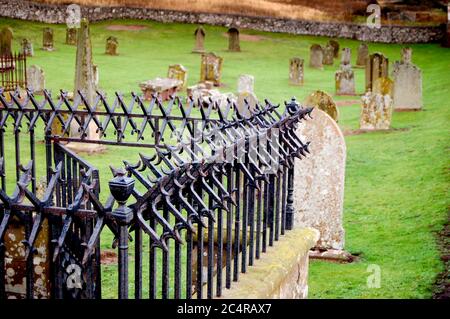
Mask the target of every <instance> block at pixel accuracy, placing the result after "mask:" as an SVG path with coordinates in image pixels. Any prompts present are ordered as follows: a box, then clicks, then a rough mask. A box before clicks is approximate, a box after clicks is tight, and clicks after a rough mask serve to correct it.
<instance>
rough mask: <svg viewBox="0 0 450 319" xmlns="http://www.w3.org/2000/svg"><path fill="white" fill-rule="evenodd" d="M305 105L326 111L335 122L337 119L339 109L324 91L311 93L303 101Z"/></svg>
mask: <svg viewBox="0 0 450 319" xmlns="http://www.w3.org/2000/svg"><path fill="white" fill-rule="evenodd" d="M303 104H304V105H305V106H308V107H315V108H318V109H319V110H322V111H324V112H325V113H327V114H328V115H329V116H330V117H331V118H332V119H333V120H335V121H336V122H337V121H338V120H339V110H338V108H337V106H336V103H335V102H334V101H333V98H332V97H331V96H330V95H329V94H327V93H325V92H324V91H320V90H317V91H315V92H313V93H311V94H310V95H309V96H308V97H307V98H306V99H305V101H304V102H303Z"/></svg>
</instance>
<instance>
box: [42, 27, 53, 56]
mask: <svg viewBox="0 0 450 319" xmlns="http://www.w3.org/2000/svg"><path fill="white" fill-rule="evenodd" d="M42 50H44V51H53V50H55V48H54V46H53V29H51V28H44V30H43V31H42Z"/></svg>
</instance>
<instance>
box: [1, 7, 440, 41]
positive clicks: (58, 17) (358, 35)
mask: <svg viewBox="0 0 450 319" xmlns="http://www.w3.org/2000/svg"><path fill="white" fill-rule="evenodd" d="M66 7H67V6H65V5H47V4H40V3H34V2H31V1H22V0H0V16H2V17H9V18H15V19H23V20H32V21H39V22H46V23H65V16H66ZM81 12H82V17H85V18H87V19H88V20H90V21H101V20H107V19H125V18H126V19H144V20H154V21H159V22H182V23H193V24H198V23H204V24H211V25H221V26H230V25H235V26H237V27H239V28H247V29H254V30H260V31H269V32H283V33H292V34H305V35H316V36H327V37H337V38H350V39H356V40H362V41H368V42H384V43H428V42H438V41H441V40H442V39H443V38H444V36H445V34H446V30H445V28H444V26H442V27H406V26H382V27H381V28H380V29H370V28H368V27H367V26H365V25H358V24H336V23H321V22H310V21H299V20H289V19H277V18H264V17H244V16H235V15H223V14H209V13H208V14H206V13H189V12H178V11H170V10H155V9H145V8H131V7H82V8H81Z"/></svg>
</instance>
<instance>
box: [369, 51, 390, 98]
mask: <svg viewBox="0 0 450 319" xmlns="http://www.w3.org/2000/svg"><path fill="white" fill-rule="evenodd" d="M388 75H389V60H388V58H386V57H385V56H384V55H383V54H381V53H374V54H371V55H370V56H369V57H368V58H367V60H366V92H367V91H368V90H371V91H373V83H375V81H376V80H377V79H378V78H387V77H388Z"/></svg>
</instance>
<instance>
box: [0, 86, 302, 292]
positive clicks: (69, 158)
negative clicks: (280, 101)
mask: <svg viewBox="0 0 450 319" xmlns="http://www.w3.org/2000/svg"><path fill="white" fill-rule="evenodd" d="M9 100H11V101H10V102H8V101H9ZM194 102H195V101H192V100H188V101H187V103H186V104H185V103H182V101H181V100H180V99H179V98H177V97H172V98H171V100H170V101H169V102H168V103H167V104H166V105H163V104H162V103H161V101H160V100H159V99H158V98H157V97H156V96H155V97H154V98H153V99H152V100H151V101H150V102H149V103H146V104H144V102H143V101H142V99H141V97H139V96H137V95H134V94H132V96H131V99H130V100H127V101H126V99H124V98H123V97H122V96H121V95H119V94H116V96H115V99H114V102H113V103H112V104H108V101H107V99H106V98H105V97H104V96H103V95H102V94H100V93H98V94H97V96H96V99H95V102H94V103H93V104H92V105H89V104H88V103H87V102H86V99H85V98H84V96H83V95H82V94H80V92H78V94H77V96H76V98H75V101H74V102H71V101H69V99H68V98H67V94H66V93H64V92H61V93H60V94H59V95H58V97H57V98H52V97H51V95H50V94H49V93H48V92H45V93H44V97H43V98H42V99H41V100H40V101H38V100H37V99H36V98H35V97H34V95H33V94H32V93H31V92H29V91H28V92H27V94H26V96H20V95H19V94H18V93H16V94H13V95H12V96H11V97H10V98H7V97H6V96H4V95H0V105H1V109H0V141H1V145H0V176H1V182H2V183H1V184H2V190H1V191H0V216H1V218H2V221H1V224H0V254H1V255H0V263H3V264H0V272H1V273H0V297H3V298H6V297H8V294H9V292H8V285H7V282H6V281H7V280H6V279H5V269H6V268H5V264H4V261H5V253H7V252H5V249H4V248H5V245H4V239H5V234H7V233H8V229H9V228H8V227H9V225H10V220H11V216H12V215H15V216H16V219H18V220H20V223H23V224H24V225H29V226H27V227H28V228H29V229H30V231H28V232H27V231H26V234H25V237H26V240H25V241H24V245H25V246H26V247H28V249H29V251H33V248H34V247H33V243H34V242H33V238H34V237H36V234H38V233H39V231H40V230H41V228H42V227H40V226H41V225H42V223H43V221H44V220H46V221H47V222H48V224H49V229H50V231H49V233H48V240H49V242H50V243H51V245H50V246H49V254H50V255H51V256H52V261H51V263H50V267H51V269H52V271H51V282H50V286H51V287H52V289H51V293H49V294H48V296H46V297H52V298H68V297H70V298H100V297H101V296H102V292H101V289H102V286H103V285H104V282H103V281H102V278H101V277H102V276H101V268H100V259H101V257H100V254H101V246H100V237H101V235H102V234H105V233H106V232H107V230H105V226H106V229H108V230H109V232H110V233H112V234H113V238H114V240H113V248H114V249H116V250H117V254H118V261H117V264H118V269H117V278H118V279H117V285H118V290H117V291H118V295H117V296H118V297H119V298H129V297H130V296H131V297H134V298H137V299H140V298H146V297H149V298H159V297H161V298H193V297H195V298H199V299H200V298H213V297H215V296H220V295H221V293H222V290H223V289H228V288H231V286H232V282H233V281H238V280H239V274H240V273H245V272H247V271H249V269H248V267H249V266H252V265H253V263H254V261H255V259H258V258H260V256H261V253H264V252H265V251H266V248H267V246H272V245H274V242H276V241H277V240H278V239H279V237H280V235H283V234H284V233H285V231H286V230H289V229H291V228H292V226H293V206H292V204H293V178H294V176H293V174H294V161H295V159H296V158H301V157H303V156H306V154H307V153H308V145H309V143H303V142H302V141H301V140H300V139H299V138H298V137H297V136H296V135H295V129H296V126H297V125H298V124H299V123H300V121H301V120H303V119H305V117H306V116H307V115H309V114H310V112H311V109H304V108H302V107H301V106H300V105H299V104H298V103H297V102H296V101H295V100H294V99H293V100H292V101H290V102H289V103H287V104H286V107H285V110H284V112H282V113H280V112H279V109H280V108H279V106H278V105H273V104H272V103H270V102H269V101H267V100H266V101H265V103H264V104H262V105H257V106H256V108H255V109H253V111H252V112H251V114H250V115H249V116H246V117H243V116H242V115H241V114H239V112H237V111H236V105H234V103H233V102H231V101H228V104H227V106H226V107H225V108H220V107H219V106H218V105H215V104H214V103H213V102H211V101H201V102H199V103H194ZM194 105H203V106H204V107H202V108H201V109H199V110H198V111H197V109H195V108H194ZM194 110H195V111H194ZM194 113H197V114H198V113H200V114H199V116H197V117H195V116H193V115H192V114H194ZM7 125H10V126H11V127H12V135H11V134H9V135H7V132H6V127H7ZM55 127H58V129H55ZM38 128H42V129H43V130H44V133H45V134H44V136H45V152H46V164H45V165H46V168H45V171H46V175H47V186H46V189H45V192H44V193H45V195H44V197H43V199H39V198H37V196H36V195H35V194H36V183H35V181H36V170H37V168H36V164H37V163H36V160H35V158H36V149H35V148H36V145H35V144H36V143H35V135H34V131H35V130H36V129H38ZM69 128H71V129H70V130H71V132H70V134H72V135H69ZM74 128H78V129H77V130H75V131H76V132H75V133H76V134H73V133H74V132H73V131H74ZM92 132H95V133H96V136H95V137H93V136H92ZM24 134H26V135H27V136H29V137H30V139H29V142H28V143H27V144H28V145H27V146H28V147H29V148H30V152H29V154H30V155H29V157H30V159H29V160H30V161H29V164H28V165H27V166H26V167H22V165H21V164H22V163H23V161H24V159H23V153H24V152H21V151H20V146H21V143H23V139H22V138H21V135H24ZM90 134H91V135H90ZM5 136H6V137H7V138H11V137H12V138H13V141H11V142H10V143H9V144H8V147H9V149H8V151H9V152H10V151H11V148H14V149H15V152H14V154H15V156H14V157H15V165H16V174H15V175H16V176H15V177H14V179H13V181H17V187H16V191H15V192H14V194H13V195H12V196H9V195H7V193H8V192H7V191H6V185H7V184H8V179H7V176H6V175H7V174H5V172H6V168H5V165H6V160H5V155H7V154H5V145H7V144H5ZM132 136H134V138H131V137H132ZM8 142H9V141H8ZM63 142H78V143H80V142H81V143H96V144H106V145H121V146H133V147H143V150H151V152H150V154H143V153H140V154H139V156H138V158H137V159H135V160H134V161H127V160H124V162H123V164H124V166H123V167H122V168H112V169H111V171H112V174H113V179H111V180H110V182H109V189H110V192H109V193H108V194H109V195H108V196H103V194H101V193H100V179H99V171H98V170H96V169H95V168H94V167H93V166H92V165H90V164H89V163H87V162H86V161H84V160H83V159H81V158H80V157H79V155H77V154H75V153H73V152H71V151H70V150H69V149H68V148H67V147H65V146H64V145H62V144H61V143H63ZM144 152H145V151H144ZM136 155H137V154H136ZM6 157H7V156H6ZM102 191H103V192H105V186H103V187H102ZM26 198H27V199H28V200H26ZM101 198H104V199H106V200H101ZM28 228H27V229H28ZM33 236H34V237H33ZM32 256H33V254H30V253H27V255H26V258H25V259H26V260H27V261H28V264H27V265H28V266H27V267H25V268H26V269H25V271H24V276H25V277H26V278H27V283H29V284H27V285H26V293H25V294H24V297H27V298H33V297H35V293H33V283H34V279H35V278H33V277H34V276H35V275H34V272H33V264H32V262H30V259H31V258H32ZM130 256H131V257H130ZM133 265H134V267H132V268H133V269H130V266H133ZM73 269H76V270H77V271H75V272H72V273H71V272H70V271H72V270H73ZM130 286H131V287H133V288H134V289H133V290H134V291H133V292H132V293H129V287H130ZM5 287H6V288H5Z"/></svg>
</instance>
